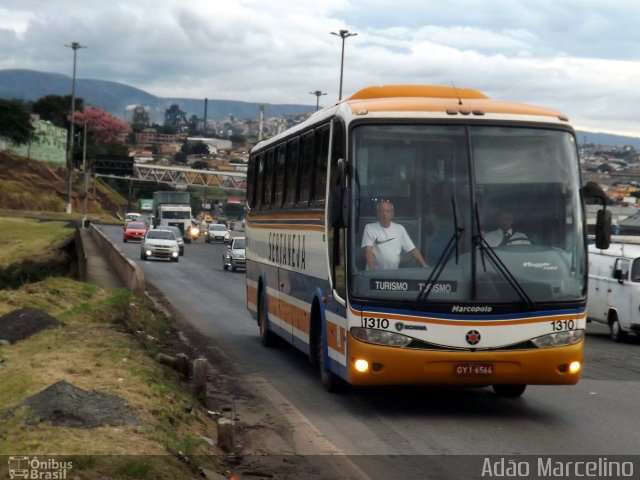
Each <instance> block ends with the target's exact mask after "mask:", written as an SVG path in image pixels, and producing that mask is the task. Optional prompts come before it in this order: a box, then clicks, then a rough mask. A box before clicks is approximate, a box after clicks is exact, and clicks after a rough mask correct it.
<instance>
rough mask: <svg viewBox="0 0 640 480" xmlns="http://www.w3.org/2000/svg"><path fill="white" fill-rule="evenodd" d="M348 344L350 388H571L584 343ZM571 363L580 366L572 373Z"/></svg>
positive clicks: (349, 339)
mask: <svg viewBox="0 0 640 480" xmlns="http://www.w3.org/2000/svg"><path fill="white" fill-rule="evenodd" d="M348 342H349V344H348V350H347V351H348V352H349V354H348V358H347V361H348V368H347V371H348V376H349V378H348V381H349V383H351V384H353V385H494V384H527V385H531V384H533V385H574V384H576V383H577V382H578V380H579V378H580V374H581V372H582V359H583V353H584V340H582V341H580V342H578V343H576V344H574V345H568V346H563V347H553V348H541V349H536V350H509V351H495V350H494V351H476V352H469V351H441V350H418V349H407V348H397V347H387V346H380V345H372V344H368V343H364V342H361V341H359V340H356V339H354V338H353V337H351V336H350V335H349V336H348ZM358 360H365V361H366V362H367V364H368V369H367V370H366V371H364V372H359V371H358V370H357V369H356V362H357V361H358ZM573 362H580V363H579V366H580V368H579V369H578V370H577V371H575V372H572V371H571V368H570V366H571V364H572V363H573ZM574 367H575V364H574Z"/></svg>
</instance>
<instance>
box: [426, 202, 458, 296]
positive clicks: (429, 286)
mask: <svg viewBox="0 0 640 480" xmlns="http://www.w3.org/2000/svg"><path fill="white" fill-rule="evenodd" d="M451 204H452V205H453V235H451V238H450V239H449V242H448V243H447V246H446V247H445V249H444V251H443V252H442V255H440V258H438V261H437V262H436V264H435V265H434V266H433V270H431V274H430V275H429V278H427V281H426V283H425V284H424V286H423V287H422V288H421V289H420V293H418V296H417V297H416V301H415V304H416V306H418V305H420V304H421V303H423V302H425V301H426V300H427V298H428V297H429V294H430V293H431V292H432V291H433V286H434V285H435V283H436V282H437V281H438V279H439V278H440V274H441V273H442V271H443V270H444V267H446V266H447V263H449V259H450V258H451V255H453V252H454V251H455V252H456V265H457V264H458V258H459V251H458V244H459V243H460V238H462V232H464V228H463V227H460V226H459V225H458V209H457V207H456V199H455V197H454V196H453V195H452V196H451Z"/></svg>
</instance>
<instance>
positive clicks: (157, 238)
mask: <svg viewBox="0 0 640 480" xmlns="http://www.w3.org/2000/svg"><path fill="white" fill-rule="evenodd" d="M179 256H180V247H179V246H178V241H177V240H176V236H175V235H174V233H173V232H170V231H168V230H149V231H147V234H146V235H145V236H144V239H143V240H142V244H141V245H140V258H141V259H142V260H147V259H149V257H156V258H166V259H169V260H171V261H173V262H177V261H178V258H179Z"/></svg>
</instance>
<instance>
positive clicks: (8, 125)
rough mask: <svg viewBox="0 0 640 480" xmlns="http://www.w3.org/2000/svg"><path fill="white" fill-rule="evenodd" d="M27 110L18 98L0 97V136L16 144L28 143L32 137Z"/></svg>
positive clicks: (31, 127) (31, 126) (32, 130)
mask: <svg viewBox="0 0 640 480" xmlns="http://www.w3.org/2000/svg"><path fill="white" fill-rule="evenodd" d="M33 132H34V128H33V125H31V119H30V117H29V112H27V110H26V108H25V106H24V103H22V102H21V101H20V100H1V99H0V137H4V138H7V139H9V140H11V141H12V142H13V143H16V144H18V145H21V144H25V143H28V142H29V141H30V140H31V139H32V138H33Z"/></svg>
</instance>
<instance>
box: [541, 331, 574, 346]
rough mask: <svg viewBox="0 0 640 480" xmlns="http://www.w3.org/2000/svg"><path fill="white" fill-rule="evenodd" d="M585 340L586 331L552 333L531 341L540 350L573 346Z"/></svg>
mask: <svg viewBox="0 0 640 480" xmlns="http://www.w3.org/2000/svg"><path fill="white" fill-rule="evenodd" d="M583 338H584V330H565V331H564V332H556V333H550V334H549V335H543V336H541V337H538V338H533V339H531V341H532V342H533V344H534V345H535V346H536V347H538V348H549V347H562V346H564V345H573V344H574V343H578V342H579V341H580V340H582V339H583Z"/></svg>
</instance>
